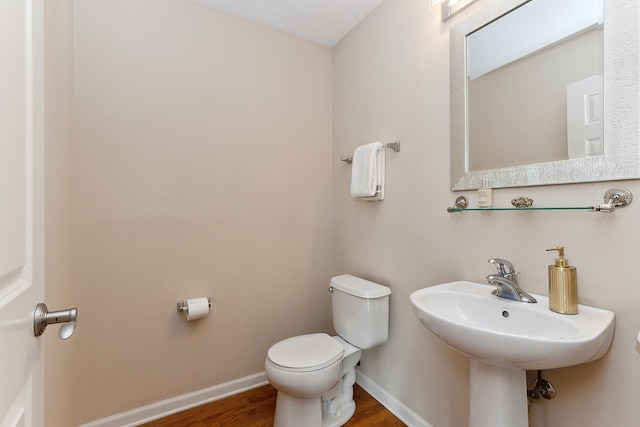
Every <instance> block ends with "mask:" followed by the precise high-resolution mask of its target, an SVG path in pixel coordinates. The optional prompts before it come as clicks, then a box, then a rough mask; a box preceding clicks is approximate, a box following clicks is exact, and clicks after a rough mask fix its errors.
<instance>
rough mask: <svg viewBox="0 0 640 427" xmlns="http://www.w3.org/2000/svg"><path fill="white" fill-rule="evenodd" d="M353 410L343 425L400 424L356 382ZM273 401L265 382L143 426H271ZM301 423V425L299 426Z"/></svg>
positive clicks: (387, 426) (397, 426)
mask: <svg viewBox="0 0 640 427" xmlns="http://www.w3.org/2000/svg"><path fill="white" fill-rule="evenodd" d="M353 397H354V400H355V401H356V413H355V414H354V415H353V417H352V418H351V419H350V420H349V422H347V423H346V424H345V425H344V427H376V426H379V427H383V426H384V427H402V426H405V424H404V423H402V422H401V421H400V420H398V419H397V418H396V417H395V416H394V415H393V414H392V413H391V412H389V411H388V410H387V409H386V408H385V407H384V406H382V405H381V404H380V403H378V401H376V400H375V399H374V398H373V397H371V396H370V395H369V394H368V393H367V392H366V391H364V390H363V389H362V388H361V387H360V386H358V385H357V384H356V385H355V386H354V389H353ZM275 405H276V390H275V389H274V388H273V387H272V386H271V385H266V386H263V387H260V388H256V389H254V390H249V391H246V392H244V393H240V394H237V395H235V396H231V397H228V398H226V399H223V400H218V401H216V402H211V403H208V404H206V405H202V406H198V407H197V408H193V409H189V410H187V411H184V412H179V413H177V414H174V415H170V416H168V417H165V418H161V419H159V420H156V421H152V422H150V423H146V424H143V425H142V426H144V427H214V426H216V427H217V426H220V427H222V426H225V427H226V426H231V427H236V426H237V427H271V426H273V414H274V411H275ZM300 427H304V426H300Z"/></svg>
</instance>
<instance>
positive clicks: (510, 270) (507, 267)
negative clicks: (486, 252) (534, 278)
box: [487, 258, 518, 277]
mask: <svg viewBox="0 0 640 427" xmlns="http://www.w3.org/2000/svg"><path fill="white" fill-rule="evenodd" d="M487 262H488V263H490V264H493V265H495V266H496V268H497V269H498V274H500V275H501V276H505V277H510V276H515V275H516V274H518V273H516V269H515V268H514V267H513V264H511V263H510V262H509V261H507V260H506V259H501V258H491V259H490V260H488V261H487Z"/></svg>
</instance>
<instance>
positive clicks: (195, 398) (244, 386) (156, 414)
mask: <svg viewBox="0 0 640 427" xmlns="http://www.w3.org/2000/svg"><path fill="white" fill-rule="evenodd" d="M268 383H269V382H268V381H267V377H266V375H265V373H264V372H259V373H257V374H253V375H249V376H247V377H243V378H238V379H237V380H233V381H229V382H227V383H223V384H219V385H216V386H213V387H209V388H205V389H203V390H198V391H194V392H192V393H187V394H183V395H182V396H177V397H173V398H171V399H167V400H162V401H160V402H156V403H152V404H150V405H147V406H143V407H141V408H136V409H133V410H131V411H127V412H122V413H120V414H116V415H112V416H110V417H107V418H102V419H99V420H96V421H92V422H90V423H88V424H83V425H81V426H80V427H133V426H136V425H139V424H143V423H147V422H149V421H153V420H157V419H158V418H162V417H166V416H167V415H171V414H175V413H178V412H181V411H184V410H187V409H190V408H194V407H196V406H200V405H204V404H205V403H209V402H213V401H216V400H220V399H224V398H225V397H229V396H233V395H234V394H238V393H242V392H243V391H247V390H251V389H254V388H258V387H261V386H263V385H266V384H268Z"/></svg>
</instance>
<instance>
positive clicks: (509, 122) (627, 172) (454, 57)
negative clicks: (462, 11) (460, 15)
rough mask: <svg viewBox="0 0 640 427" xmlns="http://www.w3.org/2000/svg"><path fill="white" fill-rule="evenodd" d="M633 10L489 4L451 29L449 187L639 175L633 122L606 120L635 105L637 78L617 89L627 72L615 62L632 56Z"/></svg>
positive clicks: (594, 3) (523, 0) (619, 3)
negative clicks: (623, 125) (625, 138)
mask: <svg viewBox="0 0 640 427" xmlns="http://www.w3.org/2000/svg"><path fill="white" fill-rule="evenodd" d="M638 8H639V6H638V4H635V2H631V3H630V2H625V1H624V0H563V1H562V2H558V1H556V0H494V1H493V2H491V3H488V4H487V5H486V6H485V8H484V9H481V10H480V11H478V12H476V13H475V14H474V15H472V16H471V17H470V18H468V19H467V20H465V21H463V22H462V23H460V24H458V25H456V26H454V27H453V28H452V29H451V155H452V158H451V178H452V189H453V190H464V189H473V188H478V186H479V184H480V183H481V182H482V179H483V178H488V179H489V180H490V182H491V185H492V186H494V187H515V186H525V185H544V184H558V183H569V182H588V181H598V180H611V179H626V178H638V177H639V176H640V168H639V165H638V162H637V157H636V155H637V152H638V147H637V145H638V141H637V136H636V137H635V140H634V141H623V140H622V138H621V137H623V136H625V135H636V134H637V130H638V123H637V120H634V121H631V122H629V123H628V124H627V125H628V128H627V129H626V130H624V131H623V130H621V129H619V128H617V127H613V126H611V125H612V124H613V123H614V122H616V121H617V118H616V117H617V115H618V114H619V112H620V109H622V108H623V107H622V105H623V104H626V103H633V102H635V101H637V99H636V98H637V96H635V95H634V93H635V92H634V91H635V89H637V86H638V84H637V82H636V83H633V84H632V86H634V87H633V88H629V87H627V89H626V90H625V89H623V85H622V84H621V82H622V80H624V79H627V77H628V76H626V74H627V73H628V71H626V70H625V69H623V68H622V67H620V66H619V64H618V61H620V59H621V58H623V57H624V56H626V55H628V54H629V52H631V54H632V55H633V56H634V57H637V56H638V54H637V52H636V51H635V50H634V49H635V48H637V44H638V40H637V39H636V40H634V39H633V38H631V39H629V38H628V35H627V36H624V33H625V32H636V31H637V29H638V28H637V27H638V24H637V23H633V24H631V23H630V21H628V20H625V19H624V16H625V14H626V15H628V14H633V13H636V12H638ZM605 11H606V13H605ZM605 16H606V24H605ZM623 44H626V45H627V46H623ZM630 45H633V46H630ZM605 58H607V61H605ZM627 82H629V80H627ZM629 89H633V90H629ZM621 103H622V104H621ZM629 159H635V160H629Z"/></svg>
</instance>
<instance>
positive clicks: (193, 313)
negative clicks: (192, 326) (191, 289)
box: [186, 297, 209, 321]
mask: <svg viewBox="0 0 640 427" xmlns="http://www.w3.org/2000/svg"><path fill="white" fill-rule="evenodd" d="M208 314H209V300H208V299H207V297H202V298H193V299H188V300H187V313H186V316H187V320H188V321H190V320H195V319H200V318H203V317H205V316H207V315H208Z"/></svg>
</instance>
